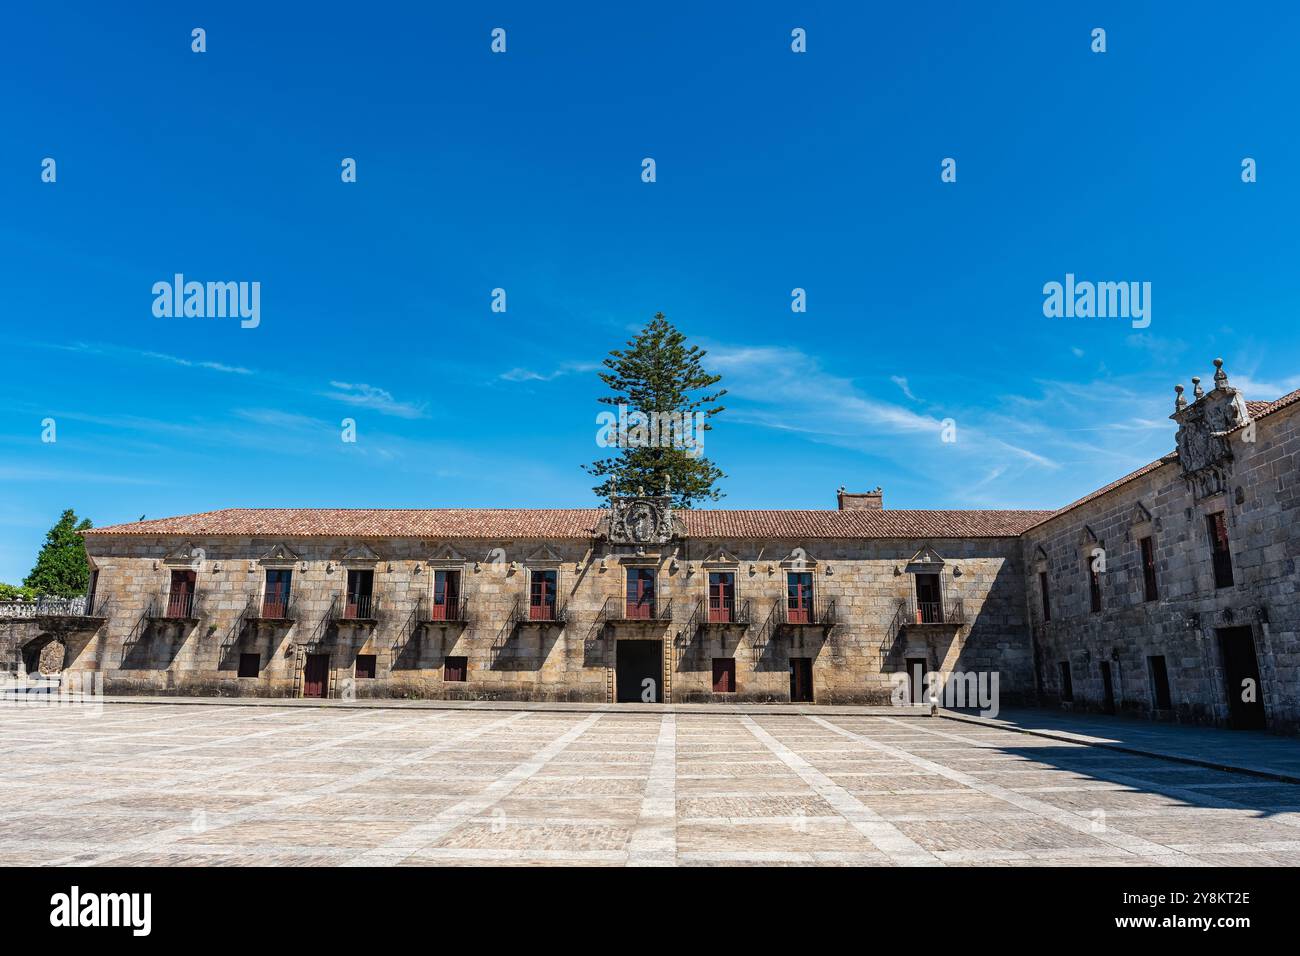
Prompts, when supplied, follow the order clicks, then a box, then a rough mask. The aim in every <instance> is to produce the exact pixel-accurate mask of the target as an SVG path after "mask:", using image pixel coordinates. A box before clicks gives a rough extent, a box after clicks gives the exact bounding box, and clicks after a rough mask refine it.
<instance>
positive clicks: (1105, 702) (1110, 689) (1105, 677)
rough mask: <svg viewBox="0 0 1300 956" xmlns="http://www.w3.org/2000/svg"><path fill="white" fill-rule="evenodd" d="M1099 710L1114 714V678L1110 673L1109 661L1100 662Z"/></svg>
mask: <svg viewBox="0 0 1300 956" xmlns="http://www.w3.org/2000/svg"><path fill="white" fill-rule="evenodd" d="M1101 694H1102V698H1101V709H1102V710H1104V711H1105V712H1106V713H1108V714H1113V713H1115V678H1114V677H1113V676H1112V675H1111V672H1110V661H1102V662H1101Z"/></svg>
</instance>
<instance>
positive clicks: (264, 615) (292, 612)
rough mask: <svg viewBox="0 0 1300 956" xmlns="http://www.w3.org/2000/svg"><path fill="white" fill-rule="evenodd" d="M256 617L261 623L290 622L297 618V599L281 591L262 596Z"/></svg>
mask: <svg viewBox="0 0 1300 956" xmlns="http://www.w3.org/2000/svg"><path fill="white" fill-rule="evenodd" d="M257 611H258V613H257V615H256V616H257V617H258V618H260V619H261V620H263V621H292V620H295V619H296V618H297V616H298V611H297V599H296V598H295V597H291V596H290V595H288V594H285V593H284V592H283V591H272V592H271V593H269V594H265V595H263V596H262V601H261V604H260V605H259V606H258V609H257Z"/></svg>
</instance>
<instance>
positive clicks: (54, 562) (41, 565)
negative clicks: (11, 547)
mask: <svg viewBox="0 0 1300 956" xmlns="http://www.w3.org/2000/svg"><path fill="white" fill-rule="evenodd" d="M89 527H91V524H90V519H89V518H84V519H82V520H81V521H80V522H78V521H77V515H76V513H75V512H73V510H72V509H71V508H69V509H68V510H67V511H65V512H63V515H62V517H60V518H59V521H58V523H57V524H56V525H55V526H54V527H53V528H51V529H50V530H49V533H48V534H46V535H45V544H44V545H42V546H41V552H40V554H38V555H37V556H36V566H35V567H34V568H32V573H31V574H29V575H27V577H26V578H24V579H23V584H24V585H25V586H26V587H29V588H31V589H32V590H33V591H35V592H36V593H37V594H40V595H53V596H55V597H77V596H78V595H80V594H85V593H86V588H88V587H89V586H90V566H89V565H88V564H87V563H86V547H85V544H84V543H83V541H82V538H81V532H82V531H85V530H86V529H88V528H89Z"/></svg>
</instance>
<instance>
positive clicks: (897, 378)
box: [889, 375, 917, 402]
mask: <svg viewBox="0 0 1300 956" xmlns="http://www.w3.org/2000/svg"><path fill="white" fill-rule="evenodd" d="M889 380H890V381H891V382H893V383H894V384H895V385H897V386H898V387H899V388H900V389H902V391H903V394H904V395H906V396H907V397H908V398H910V399H911V400H912V401H914V402H915V401H917V397H916V396H915V395H913V394H912V390H911V389H910V388H908V387H907V379H905V378H904V377H903V376H901V375H891V376H889Z"/></svg>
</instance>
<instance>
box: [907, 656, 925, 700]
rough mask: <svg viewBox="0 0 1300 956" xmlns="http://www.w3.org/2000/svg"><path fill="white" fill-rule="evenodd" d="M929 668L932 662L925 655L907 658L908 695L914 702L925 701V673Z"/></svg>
mask: <svg viewBox="0 0 1300 956" xmlns="http://www.w3.org/2000/svg"><path fill="white" fill-rule="evenodd" d="M929 669H930V662H929V661H927V660H926V659H925V658H924V657H909V658H908V659H907V689H908V694H907V696H908V700H909V701H911V703H913V704H924V703H925V674H926V672H927V671H928V670H929Z"/></svg>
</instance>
